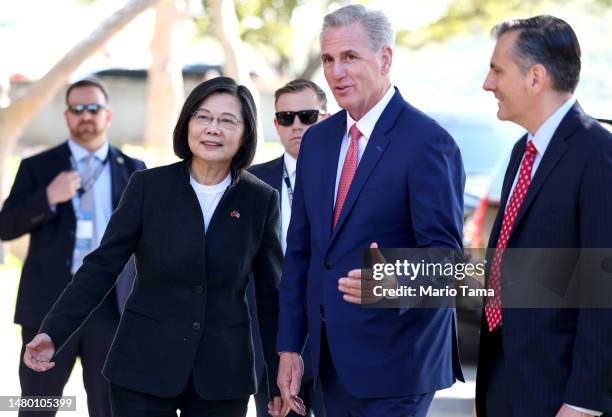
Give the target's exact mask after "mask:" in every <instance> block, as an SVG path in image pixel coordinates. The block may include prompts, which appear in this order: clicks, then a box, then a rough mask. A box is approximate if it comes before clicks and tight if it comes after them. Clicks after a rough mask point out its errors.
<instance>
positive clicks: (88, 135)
mask: <svg viewBox="0 0 612 417" xmlns="http://www.w3.org/2000/svg"><path fill="white" fill-rule="evenodd" d="M107 101H108V93H107V90H106V87H105V86H104V85H103V84H102V82H101V81H100V80H97V79H94V78H87V79H83V80H80V81H77V82H75V83H74V84H72V85H70V86H69V87H68V90H67V91H66V106H67V108H66V110H65V112H64V118H65V120H66V125H67V127H68V130H69V132H70V136H69V138H68V140H67V141H66V142H64V143H62V144H61V145H59V146H56V147H54V148H52V149H50V150H47V151H45V152H42V153H40V154H37V155H34V156H32V157H29V158H26V159H24V160H23V161H22V162H21V165H20V166H19V170H18V172H17V176H16V177H15V182H14V184H13V187H12V189H11V192H10V195H9V196H8V198H7V200H6V201H5V203H4V206H3V207H2V211H1V212H0V239H2V240H12V239H16V238H18V237H20V236H23V235H25V234H29V235H30V243H29V248H28V253H27V257H26V259H25V262H24V265H23V271H22V274H21V280H20V284H19V294H18V296H17V307H16V311H15V323H17V324H19V325H21V327H22V341H23V346H22V351H21V355H20V358H19V363H20V365H19V379H20V383H21V395H22V396H44V397H49V396H59V395H62V391H63V389H64V385H65V384H66V382H67V381H68V378H69V376H70V373H71V371H72V368H73V366H74V363H75V360H76V357H77V356H79V357H80V359H81V365H82V366H83V380H84V384H85V390H86V391H87V406H88V409H89V415H91V416H102V417H106V416H108V417H110V416H111V408H110V402H109V386H108V382H107V381H106V380H105V379H104V377H103V376H102V374H101V369H102V367H103V364H104V360H105V358H106V355H107V353H108V349H109V347H110V345H111V342H112V340H113V336H114V334H115V330H116V327H117V325H118V323H119V317H120V315H121V311H122V308H123V303H124V302H125V299H126V297H127V295H128V293H129V291H130V289H131V285H132V282H133V278H134V272H135V270H134V265H133V261H130V262H128V264H127V265H126V267H125V269H124V270H123V272H122V274H121V275H120V277H119V279H118V281H117V285H116V287H115V288H114V289H113V291H111V292H110V293H109V294H108V295H107V297H106V299H105V300H104V302H103V303H102V304H101V305H100V307H99V308H98V309H97V310H96V311H94V313H93V314H92V315H91V316H90V317H89V319H88V320H87V322H85V324H84V325H83V326H82V327H81V329H80V330H79V331H78V333H76V334H75V336H74V337H73V338H72V339H71V340H70V341H69V342H68V343H67V345H66V346H65V347H64V348H63V349H62V351H61V352H59V354H58V355H57V356H56V360H55V362H56V365H55V367H54V368H53V369H52V370H50V371H49V372H45V373H38V372H34V371H32V370H31V369H29V368H27V367H26V366H25V365H24V364H23V361H22V360H21V357H22V356H23V353H24V349H25V344H26V343H28V342H29V341H30V340H32V338H33V337H34V336H35V335H36V334H37V333H38V329H39V326H40V324H41V322H42V319H43V317H44V316H45V314H46V313H47V311H48V310H49V309H50V308H51V306H52V305H53V303H54V302H55V300H56V299H57V298H58V297H59V295H60V294H61V293H62V290H63V289H64V288H65V287H66V285H68V283H69V282H70V281H71V279H72V276H73V274H74V273H75V272H76V270H77V269H78V268H79V266H80V265H81V263H82V262H83V258H84V257H85V255H87V254H88V253H89V252H90V251H92V250H93V249H94V248H96V247H97V246H98V245H99V243H100V240H101V238H102V235H103V233H104V230H105V228H106V225H107V223H108V220H109V218H110V215H111V213H112V211H113V210H114V209H115V208H116V207H117V204H118V203H119V200H120V198H121V195H122V193H123V190H124V188H125V186H126V185H127V182H128V179H129V178H130V175H131V174H132V173H133V172H134V171H136V170H141V169H144V168H145V165H144V163H143V162H142V161H140V160H137V159H133V158H130V157H128V156H127V155H125V154H123V153H122V152H121V151H120V150H118V149H117V148H115V147H113V146H110V145H109V143H108V140H107V137H106V131H107V129H108V127H109V125H110V122H111V118H112V111H111V109H110V108H109V107H108V102H107ZM15 359H18V358H15ZM19 415H30V413H29V412H27V410H24V409H21V410H20V413H19ZM36 415H37V416H53V415H55V411H49V412H37V414H36Z"/></svg>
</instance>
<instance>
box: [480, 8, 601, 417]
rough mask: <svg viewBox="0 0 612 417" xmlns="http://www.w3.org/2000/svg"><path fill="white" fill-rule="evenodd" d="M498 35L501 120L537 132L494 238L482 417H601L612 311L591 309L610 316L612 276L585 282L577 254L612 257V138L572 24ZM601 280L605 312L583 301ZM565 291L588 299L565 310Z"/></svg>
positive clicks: (491, 86) (515, 164)
mask: <svg viewBox="0 0 612 417" xmlns="http://www.w3.org/2000/svg"><path fill="white" fill-rule="evenodd" d="M493 34H494V36H495V37H496V38H497V44H496V46H495V50H494V51H493V56H492V58H491V62H490V71H489V73H488V75H487V77H486V80H485V82H484V86H483V87H484V89H485V90H487V91H490V92H492V93H493V94H494V95H495V98H496V99H497V100H498V112H497V116H498V118H499V119H500V120H509V121H512V122H514V123H516V124H518V125H520V126H522V127H524V128H525V129H526V130H527V133H526V134H525V135H524V136H523V137H522V138H521V139H520V140H519V141H518V142H517V143H516V145H515V146H514V149H513V151H512V156H511V158H510V163H509V165H508V168H507V171H506V176H505V178H504V185H503V189H502V198H501V205H500V211H499V213H498V215H497V219H496V221H495V223H494V227H493V231H492V234H491V238H490V241H489V248H490V250H489V251H488V252H489V256H488V265H487V266H488V274H487V285H488V287H489V288H490V289H493V290H494V292H495V295H494V296H493V297H489V298H488V299H487V300H486V301H485V308H484V314H483V318H482V326H481V337H480V350H479V359H478V374H477V381H476V409H477V414H478V417H487V416H488V417H519V416H520V417H523V416H551V417H552V416H556V417H587V416H600V415H602V413H606V412H607V413H609V412H611V411H612V378H611V375H612V309H609V308H592V307H610V300H612V294H610V293H609V290H610V275H609V271H607V275H606V274H603V275H605V276H601V275H600V274H598V273H596V274H588V275H580V276H578V280H577V281H576V280H575V278H576V274H575V272H576V271H580V264H579V263H578V262H579V260H578V259H580V258H578V257H576V258H574V256H575V255H576V254H578V253H580V256H584V255H586V256H587V258H586V259H589V258H590V257H591V254H593V253H597V251H601V250H602V249H601V248H604V249H603V250H604V251H606V249H605V248H612V218H611V217H610V213H612V135H610V133H609V132H607V131H606V130H605V129H604V128H603V127H601V126H600V125H599V124H598V123H597V122H596V121H595V120H594V119H593V118H591V117H590V116H588V115H587V114H586V113H585V112H584V111H583V110H582V107H581V106H580V105H579V104H578V102H577V101H576V98H575V97H574V95H573V93H574V90H575V88H576V85H577V84H578V79H579V75H580V65H581V63H580V46H579V44H578V39H577V37H576V34H575V33H574V31H573V30H572V28H571V27H570V26H569V25H568V24H567V23H566V22H564V21H563V20H561V19H558V18H555V17H553V16H536V17H532V18H529V19H520V20H512V21H507V22H503V23H501V24H499V25H497V26H496V27H495V28H494V29H493ZM608 252H609V249H608ZM608 256H609V255H608ZM583 259H584V258H583ZM598 265H599V263H598ZM601 265H603V264H601ZM587 266H589V265H587ZM592 267H593V265H592V264H591V265H590V268H592ZM597 269H601V267H597ZM597 269H591V272H596V271H597ZM550 272H553V273H550ZM594 275H600V277H602V278H603V280H602V281H599V283H600V284H604V285H598V286H597V288H596V289H595V291H596V292H599V293H602V292H603V294H599V296H603V297H604V298H607V300H608V305H607V306H606V305H602V304H601V303H599V304H598V305H595V304H594V303H591V301H594V300H589V299H588V298H585V297H584V296H585V294H587V293H589V292H592V291H593V290H594V289H593V288H589V287H591V285H592V282H594V280H595V279H599V277H597V276H594ZM606 282H607V283H608V284H607V285H605V283H606ZM568 289H569V290H568ZM534 293H535V294H538V296H537V297H533V294H534ZM555 294H560V295H562V296H563V297H565V298H566V299H567V300H570V301H571V300H572V297H574V296H575V295H579V296H580V297H581V298H580V302H579V303H574V302H572V303H571V304H565V301H566V300H562V301H563V302H564V304H559V305H557V304H553V303H552V301H554V300H555V299H554V298H553V296H554V295H555ZM534 298H536V300H534ZM549 300H550V301H549ZM567 307H571V308H567Z"/></svg>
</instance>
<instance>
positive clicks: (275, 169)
mask: <svg viewBox="0 0 612 417" xmlns="http://www.w3.org/2000/svg"><path fill="white" fill-rule="evenodd" d="M283 163H284V157H283V156H282V155H281V157H280V158H276V159H273V160H271V161H268V162H265V163H263V164H258V165H253V166H252V167H250V168H249V172H250V173H251V174H253V175H255V176H256V177H257V178H259V179H260V180H262V181H264V182H265V183H266V184H268V185H269V186H270V187H273V188H274V189H276V191H278V195H279V196H282V194H281V193H282V183H283ZM279 200H281V201H282V197H281V198H279ZM282 210H286V208H283V207H281V212H282ZM254 301H255V299H254V298H253V297H251V298H249V302H251V309H252V310H253V311H256V305H255V302H254ZM253 338H254V339H255V365H256V366H255V368H256V370H257V380H258V381H261V377H262V376H263V373H264V369H263V355H262V351H261V345H260V344H258V343H257V341H258V340H259V332H258V331H257V328H256V326H253ZM309 345H310V343H308V342H306V345H305V346H304V350H303V351H302V356H303V357H304V377H303V378H302V385H310V384H312V383H313V382H314V381H313V380H312V361H311V360H310V346H309ZM274 381H275V380H274Z"/></svg>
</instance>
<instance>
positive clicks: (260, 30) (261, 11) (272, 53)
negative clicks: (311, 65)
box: [195, 0, 307, 73]
mask: <svg viewBox="0 0 612 417" xmlns="http://www.w3.org/2000/svg"><path fill="white" fill-rule="evenodd" d="M305 1H307V0H236V1H235V5H236V15H237V16H238V21H239V22H240V37H241V39H242V40H243V41H244V42H246V43H248V44H250V45H252V46H254V47H256V48H257V49H258V50H259V51H260V53H262V54H263V56H265V57H266V58H267V59H269V60H270V61H271V62H273V63H274V66H275V67H276V69H277V70H278V71H279V73H284V72H286V71H287V70H288V68H287V67H288V65H289V62H290V61H291V59H292V57H293V54H294V53H295V51H293V50H292V45H293V37H294V36H299V34H297V33H295V32H294V30H293V28H292V27H291V18H292V15H293V11H294V10H295V8H296V7H298V6H300V5H302V4H303V3H304V2H305ZM202 3H203V5H204V9H205V10H210V8H209V4H208V1H207V0H202ZM195 23H196V25H197V27H198V29H199V33H200V34H201V35H212V28H211V21H210V15H209V14H208V13H205V14H204V16H201V17H198V18H196V19H195Z"/></svg>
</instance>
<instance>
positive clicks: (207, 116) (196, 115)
mask: <svg viewBox="0 0 612 417" xmlns="http://www.w3.org/2000/svg"><path fill="white" fill-rule="evenodd" d="M191 117H192V118H193V119H194V120H195V121H196V123H198V124H199V125H201V126H208V125H210V124H211V123H212V122H214V121H215V119H217V122H219V126H221V128H222V129H225V130H233V129H236V128H237V127H238V125H239V124H240V123H242V121H241V120H238V119H236V118H235V117H234V116H230V115H227V114H225V115H223V116H221V117H214V116H213V115H212V114H211V113H210V112H208V111H206V110H201V109H198V110H196V111H194V112H193V113H191Z"/></svg>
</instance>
